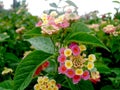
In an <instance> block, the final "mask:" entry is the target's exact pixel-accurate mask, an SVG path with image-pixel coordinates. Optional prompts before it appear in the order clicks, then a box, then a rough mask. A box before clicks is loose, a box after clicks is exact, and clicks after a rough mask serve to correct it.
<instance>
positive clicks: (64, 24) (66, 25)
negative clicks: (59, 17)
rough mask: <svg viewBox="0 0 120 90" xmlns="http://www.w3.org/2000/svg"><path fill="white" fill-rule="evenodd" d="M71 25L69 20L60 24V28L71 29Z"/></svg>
mask: <svg viewBox="0 0 120 90" xmlns="http://www.w3.org/2000/svg"><path fill="white" fill-rule="evenodd" d="M69 25H70V23H69V22H68V21H67V20H63V22H62V23H59V24H58V26H59V27H61V28H67V27H69Z"/></svg>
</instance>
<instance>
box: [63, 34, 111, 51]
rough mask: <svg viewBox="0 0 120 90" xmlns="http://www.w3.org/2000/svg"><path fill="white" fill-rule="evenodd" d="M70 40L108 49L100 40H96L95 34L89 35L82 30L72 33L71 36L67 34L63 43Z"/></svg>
mask: <svg viewBox="0 0 120 90" xmlns="http://www.w3.org/2000/svg"><path fill="white" fill-rule="evenodd" d="M70 42H78V43H85V44H92V45H95V46H100V47H102V48H104V49H106V50H108V48H107V47H106V46H105V45H104V44H103V43H102V42H101V41H100V40H98V39H97V38H96V37H95V36H93V35H90V34H88V33H84V32H77V33H73V34H72V35H71V36H69V37H67V38H66V39H65V43H70ZM108 51H109V50H108Z"/></svg>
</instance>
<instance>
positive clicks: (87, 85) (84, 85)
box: [77, 80, 94, 90]
mask: <svg viewBox="0 0 120 90" xmlns="http://www.w3.org/2000/svg"><path fill="white" fill-rule="evenodd" d="M77 87H79V88H80V89H79V90H88V89H89V90H94V87H93V85H92V83H91V82H90V81H89V80H86V81H84V80H81V81H80V82H79V84H78V85H77Z"/></svg>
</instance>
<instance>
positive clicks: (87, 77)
mask: <svg viewBox="0 0 120 90" xmlns="http://www.w3.org/2000/svg"><path fill="white" fill-rule="evenodd" d="M82 78H83V79H84V80H88V79H89V78H90V73H89V71H88V70H85V71H84V72H83V74H82Z"/></svg>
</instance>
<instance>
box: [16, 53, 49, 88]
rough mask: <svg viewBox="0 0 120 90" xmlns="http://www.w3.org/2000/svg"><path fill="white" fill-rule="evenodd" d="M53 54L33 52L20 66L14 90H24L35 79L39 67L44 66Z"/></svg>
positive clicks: (17, 70)
mask: <svg viewBox="0 0 120 90" xmlns="http://www.w3.org/2000/svg"><path fill="white" fill-rule="evenodd" d="M50 56H51V54H48V53H45V52H43V51H33V52H32V53H30V54H29V55H28V56H27V57H26V58H24V59H23V60H22V61H21V62H20V64H19V65H18V67H17V69H16V72H15V77H14V90H24V89H25V88H26V87H27V86H28V85H29V83H30V82H31V80H32V78H33V74H34V72H35V70H36V69H37V67H38V66H40V65H41V64H43V63H44V62H45V61H46V60H47V59H48V58H49V57H50Z"/></svg>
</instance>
